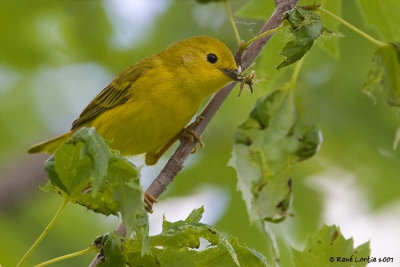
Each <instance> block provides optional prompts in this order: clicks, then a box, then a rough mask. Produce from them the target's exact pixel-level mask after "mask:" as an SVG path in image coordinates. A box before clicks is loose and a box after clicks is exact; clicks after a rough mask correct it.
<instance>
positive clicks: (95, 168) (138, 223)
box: [46, 128, 148, 252]
mask: <svg viewBox="0 0 400 267" xmlns="http://www.w3.org/2000/svg"><path fill="white" fill-rule="evenodd" d="M46 171H47V172H48V174H49V178H50V181H51V183H52V185H53V188H52V190H53V191H55V192H57V193H60V194H61V195H62V196H63V197H64V198H66V199H68V200H69V201H71V202H76V203H78V204H80V205H83V206H85V207H87V208H88V209H91V210H93V211H95V212H99V213H103V214H104V215H110V214H113V215H118V214H119V213H120V214H121V216H122V220H123V222H124V224H125V226H126V227H127V230H128V233H131V231H132V230H134V231H135V235H136V236H137V238H138V239H140V240H141V241H142V242H143V244H142V245H143V246H142V247H143V249H144V251H143V252H146V248H147V247H148V245H146V244H147V242H148V240H147V236H148V218H147V213H146V212H145V210H144V204H143V200H142V195H143V193H142V190H141V187H140V183H139V182H140V181H139V178H140V173H139V170H138V169H137V168H136V167H135V166H134V165H133V164H132V163H130V162H129V161H128V160H127V159H125V158H124V157H122V156H121V155H120V153H119V152H118V151H114V150H110V149H109V148H108V146H107V145H106V143H105V142H104V141H103V140H102V139H101V137H100V136H99V135H98V134H97V133H96V131H95V130H94V129H89V128H82V129H80V130H78V131H77V132H76V133H75V134H74V135H73V136H72V137H71V139H70V140H68V141H66V142H65V143H64V144H62V145H61V146H60V148H59V149H58V150H57V151H56V152H55V154H54V156H53V157H51V158H50V159H49V160H48V161H47V162H46ZM95 184H96V187H97V191H98V192H97V193H96V192H94V190H93V185H95ZM47 188H48V187H47Z"/></svg>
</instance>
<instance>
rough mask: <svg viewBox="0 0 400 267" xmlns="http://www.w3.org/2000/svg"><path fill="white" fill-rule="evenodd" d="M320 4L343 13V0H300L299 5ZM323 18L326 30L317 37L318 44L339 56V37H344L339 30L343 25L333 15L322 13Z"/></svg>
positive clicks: (322, 48) (330, 53) (325, 50)
mask: <svg viewBox="0 0 400 267" xmlns="http://www.w3.org/2000/svg"><path fill="white" fill-rule="evenodd" d="M317 4H320V5H321V6H323V7H324V9H326V10H329V11H330V12H332V13H334V14H336V15H338V16H341V15H342V1H338V0H319V1H316V0H300V1H299V2H298V4H297V5H298V6H315V5H317ZM320 17H321V20H322V22H323V25H324V31H323V32H322V33H321V35H320V36H319V38H318V39H317V42H316V44H317V45H318V47H319V48H321V50H322V51H324V52H326V53H327V54H328V55H330V56H332V57H334V58H339V55H340V53H339V38H338V37H343V36H344V35H342V34H341V33H340V32H339V26H340V25H341V24H340V22H339V21H337V20H336V19H334V18H332V17H331V16H329V15H327V14H325V13H323V12H322V13H320Z"/></svg>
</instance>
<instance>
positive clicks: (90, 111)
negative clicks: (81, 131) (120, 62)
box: [71, 66, 144, 130]
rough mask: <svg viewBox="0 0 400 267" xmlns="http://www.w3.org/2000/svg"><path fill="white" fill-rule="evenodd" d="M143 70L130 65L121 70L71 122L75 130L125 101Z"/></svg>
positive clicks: (130, 94) (130, 95) (129, 96)
mask: <svg viewBox="0 0 400 267" xmlns="http://www.w3.org/2000/svg"><path fill="white" fill-rule="evenodd" d="M143 72H144V71H143V70H140V69H139V68H137V67H135V66H132V67H130V68H128V69H126V70H125V71H123V72H122V73H121V74H120V75H119V76H118V77H117V78H116V79H115V80H114V81H113V82H112V83H111V84H110V85H108V86H107V87H106V88H104V89H103V90H102V91H101V92H100V93H99V94H98V95H97V96H96V97H95V98H94V99H93V100H92V101H91V102H90V103H89V105H88V106H87V107H86V108H85V109H84V110H83V111H82V113H81V114H80V115H79V118H78V119H76V120H75V121H74V122H73V123H72V128H71V130H75V129H77V128H79V127H80V126H82V125H84V124H86V123H87V122H90V121H93V120H94V119H95V118H97V117H98V116H99V115H101V114H102V113H104V112H106V111H107V110H109V109H112V108H115V107H116V106H119V105H122V104H124V103H126V102H127V101H128V100H129V99H130V98H131V97H132V90H130V89H131V87H132V85H133V84H134V83H135V82H136V81H137V80H138V79H139V77H140V76H141V75H143Z"/></svg>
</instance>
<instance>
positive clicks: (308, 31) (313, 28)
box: [277, 7, 323, 69]
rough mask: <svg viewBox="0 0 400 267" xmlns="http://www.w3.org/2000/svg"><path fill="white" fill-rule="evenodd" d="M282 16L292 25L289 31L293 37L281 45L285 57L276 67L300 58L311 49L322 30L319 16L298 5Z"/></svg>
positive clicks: (286, 64)
mask: <svg viewBox="0 0 400 267" xmlns="http://www.w3.org/2000/svg"><path fill="white" fill-rule="evenodd" d="M284 18H285V19H286V20H287V21H288V22H289V24H290V25H291V27H292V30H291V33H292V34H293V38H294V39H293V40H292V41H290V42H288V43H287V44H286V45H285V46H284V47H283V49H282V51H281V55H283V56H284V57H285V59H284V61H283V62H282V63H280V64H279V65H278V66H277V69H280V68H282V67H285V66H288V65H290V64H293V63H294V62H296V61H298V60H299V59H301V58H302V57H303V56H304V55H305V54H306V53H307V52H308V51H309V50H310V49H311V47H312V45H313V44H314V41H315V40H316V39H317V38H318V37H319V36H320V34H321V33H322V30H323V27H322V22H321V19H320V17H319V16H318V15H317V14H316V13H314V12H311V11H308V10H305V9H303V8H300V7H296V8H294V9H292V10H290V11H288V12H285V14H284Z"/></svg>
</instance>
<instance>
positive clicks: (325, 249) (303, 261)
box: [292, 225, 370, 267]
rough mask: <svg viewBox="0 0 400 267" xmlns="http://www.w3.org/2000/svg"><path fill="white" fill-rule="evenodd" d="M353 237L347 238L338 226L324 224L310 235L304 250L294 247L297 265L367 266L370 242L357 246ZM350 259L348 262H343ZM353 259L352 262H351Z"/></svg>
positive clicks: (300, 266) (294, 257)
mask: <svg viewBox="0 0 400 267" xmlns="http://www.w3.org/2000/svg"><path fill="white" fill-rule="evenodd" d="M353 246H354V244H353V239H352V238H350V239H345V238H344V237H343V235H342V233H341V232H340V229H339V228H338V227H336V226H327V225H324V226H323V227H322V228H321V229H320V230H319V231H318V232H317V233H315V234H314V235H312V236H310V237H309V238H308V240H307V244H306V246H305V248H304V249H303V251H298V250H296V249H292V252H293V259H294V263H295V266H299V267H302V266H341V265H343V266H356V267H361V266H366V265H367V263H368V261H367V260H366V259H367V258H368V256H369V253H370V250H369V242H367V243H364V244H362V245H360V246H358V247H356V248H354V247H353ZM346 259H348V261H347V262H343V261H345V260H346ZM350 261H351V262H350Z"/></svg>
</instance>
